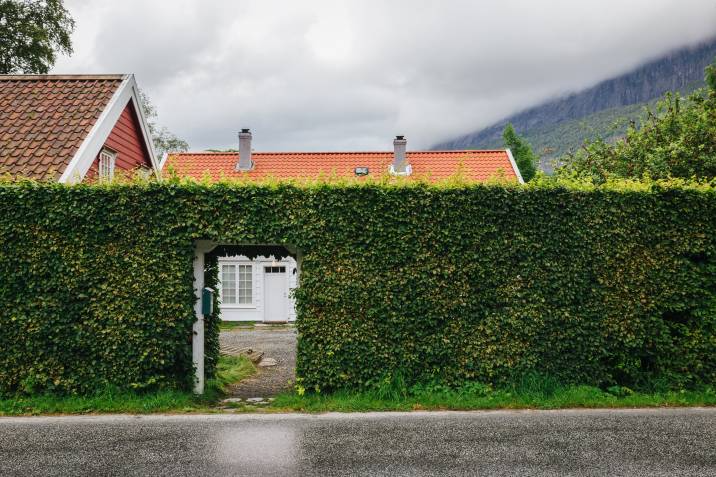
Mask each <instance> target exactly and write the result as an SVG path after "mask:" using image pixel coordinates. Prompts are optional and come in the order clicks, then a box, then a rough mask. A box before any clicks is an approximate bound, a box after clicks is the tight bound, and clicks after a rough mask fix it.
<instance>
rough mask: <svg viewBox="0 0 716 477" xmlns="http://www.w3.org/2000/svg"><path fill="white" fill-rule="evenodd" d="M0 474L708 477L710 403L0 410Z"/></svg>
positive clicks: (712, 428) (714, 451)
mask: <svg viewBox="0 0 716 477" xmlns="http://www.w3.org/2000/svg"><path fill="white" fill-rule="evenodd" d="M0 474H1V475H3V476H4V475H172V476H179V475H248V476H261V475H299V474H300V475H386V476H387V475H390V476H396V475H691V476H698V475H704V476H705V475H711V476H713V475H716V409H715V408H711V409H697V408H694V409H682V410H677V409H660V410H619V411H606V410H598V411H574V410H570V411H488V412H460V413H458V412H433V413H425V412H420V413H368V414H324V415H301V414H282V415H256V414H254V415H227V414H215V415H187V416H181V415H178V416H156V415H155V416H141V417H137V416H116V417H112V416H82V417H40V418H0Z"/></svg>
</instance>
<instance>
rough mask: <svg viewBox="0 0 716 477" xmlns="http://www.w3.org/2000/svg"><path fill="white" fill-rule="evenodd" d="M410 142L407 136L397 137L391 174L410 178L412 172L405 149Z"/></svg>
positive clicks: (394, 143) (394, 141)
mask: <svg viewBox="0 0 716 477" xmlns="http://www.w3.org/2000/svg"><path fill="white" fill-rule="evenodd" d="M407 144H408V141H407V140H406V139H405V136H395V139H394V140H393V163H392V164H391V165H390V173H391V174H395V175H399V176H408V175H410V173H411V172H412V168H411V167H410V164H408V159H407V157H406V155H405V148H406V145H407Z"/></svg>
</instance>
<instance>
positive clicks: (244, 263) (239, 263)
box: [219, 260, 256, 309]
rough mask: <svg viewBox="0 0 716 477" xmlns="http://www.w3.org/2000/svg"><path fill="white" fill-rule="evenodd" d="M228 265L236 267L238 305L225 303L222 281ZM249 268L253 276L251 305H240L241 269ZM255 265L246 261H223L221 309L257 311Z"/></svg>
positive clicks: (220, 274)
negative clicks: (242, 267) (243, 267)
mask: <svg viewBox="0 0 716 477" xmlns="http://www.w3.org/2000/svg"><path fill="white" fill-rule="evenodd" d="M226 265H234V266H236V276H235V282H236V288H235V289H234V290H235V293H236V301H237V303H224V286H223V285H222V283H221V279H222V278H223V276H224V267H225V266H226ZM240 266H247V267H249V273H250V275H251V303H238V300H239V267H240ZM254 275H255V274H254V263H253V262H250V261H246V260H232V261H223V260H222V261H221V262H219V299H220V300H221V308H249V309H256V277H255V276H254Z"/></svg>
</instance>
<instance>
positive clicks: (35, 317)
mask: <svg viewBox="0 0 716 477" xmlns="http://www.w3.org/2000/svg"><path fill="white" fill-rule="evenodd" d="M715 237H716V189H715V188H714V187H713V186H712V185H709V184H703V183H702V184H695V183H688V182H683V181H681V182H656V183H637V182H621V183H608V184H606V185H604V186H600V187H596V186H593V185H590V184H584V183H571V184H567V185H565V184H554V183H550V182H546V181H544V180H541V181H540V180H538V181H537V182H535V183H532V184H530V185H527V186H517V185H514V186H512V185H504V184H488V185H466V184H460V183H459V182H455V183H451V184H442V185H437V186H431V185H427V184H424V183H418V184H414V183H413V184H403V183H400V182H395V183H394V182H391V183H370V182H368V183H365V184H354V183H338V184H331V183H312V184H296V183H294V184H287V183H264V184H235V183H217V184H212V185H209V184H197V183H191V182H185V181H178V180H173V181H167V182H164V183H155V182H145V183H132V184H115V185H100V184H98V185H86V184H82V185H77V186H62V185H57V184H39V183H34V182H20V183H7V184H2V185H0V241H1V242H2V244H3V247H2V249H1V250H0V276H1V277H2V278H1V279H0V304H2V308H3V310H4V311H3V313H2V314H1V315H0V329H2V330H3V331H2V333H0V392H4V393H11V392H17V391H25V392H40V391H52V392H62V393H74V392H77V393H86V392H91V391H94V390H97V389H101V388H104V387H107V386H113V387H119V388H127V387H131V388H148V387H159V386H174V387H177V386H178V387H188V386H189V385H190V383H191V376H192V370H191V341H190V340H191V325H192V322H193V319H194V318H193V303H194V294H193V289H192V280H193V273H192V260H193V253H194V252H193V242H194V241H195V240H197V239H209V240H213V241H216V242H220V243H228V244H289V245H293V246H296V247H298V248H299V249H300V250H301V253H302V257H303V260H302V263H301V276H300V287H299V289H297V291H296V300H297V313H298V329H299V348H298V368H297V373H298V376H299V377H300V379H301V383H300V384H301V385H302V386H304V387H306V388H311V389H315V388H318V389H322V390H330V389H337V388H343V387H366V386H373V385H376V384H378V383H379V382H381V381H383V380H385V379H391V378H392V377H395V376H396V375H398V374H399V375H400V376H401V377H402V378H403V379H405V380H406V381H408V382H425V381H440V382H443V383H447V384H457V383H461V382H464V381H467V380H479V381H483V382H491V383H501V382H506V381H509V380H510V379H513V378H514V376H515V375H519V374H522V373H525V372H530V371H537V372H540V373H544V374H549V375H552V376H555V377H557V378H559V379H560V380H563V381H566V382H579V383H588V384H600V385H606V384H615V383H618V384H623V385H630V386H638V385H641V384H644V383H647V382H653V381H655V380H660V381H662V382H664V383H666V384H667V385H669V386H686V385H696V384H703V383H713V382H714V378H715V377H716V363H715V358H714V357H715V356H716V337H715V336H716V333H714V331H715V327H716V238H715ZM212 323H213V322H212ZM214 325H215V324H214ZM214 325H212V326H214ZM210 336H213V335H210ZM211 342H212V346H210V351H209V357H208V359H209V362H210V363H213V361H212V360H215V353H216V352H217V350H216V349H215V348H216V346H217V345H216V340H215V339H212V340H211Z"/></svg>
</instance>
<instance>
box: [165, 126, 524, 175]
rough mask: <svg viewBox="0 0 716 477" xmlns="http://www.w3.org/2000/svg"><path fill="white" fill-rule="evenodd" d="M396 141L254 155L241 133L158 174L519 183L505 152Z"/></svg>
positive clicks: (247, 134) (173, 158)
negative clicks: (227, 146) (414, 147)
mask: <svg viewBox="0 0 716 477" xmlns="http://www.w3.org/2000/svg"><path fill="white" fill-rule="evenodd" d="M406 145H407V141H406V139H405V137H403V136H397V137H396V138H395V140H394V141H393V150H392V151H374V152H363V151H360V152H255V151H253V150H252V148H251V131H249V130H248V129H244V130H242V131H241V132H240V133H239V152H238V153H236V152H181V153H174V154H168V155H167V157H165V158H164V161H163V163H162V169H163V170H164V171H169V172H172V173H174V174H177V175H179V176H182V177H191V178H194V179H197V180H201V179H205V178H208V179H210V180H221V179H248V180H261V179H266V178H273V179H278V180H281V179H299V180H300V179H315V178H316V177H320V176H325V177H340V178H362V177H363V178H367V177H381V176H383V175H386V174H389V175H395V176H404V177H407V178H410V179H419V180H427V181H431V182H437V181H441V180H445V179H449V178H450V177H453V176H455V175H456V174H458V173H459V174H461V175H462V176H463V177H464V178H465V179H467V180H468V181H476V182H482V181H486V180H489V179H492V178H503V179H505V180H508V181H517V182H520V183H522V182H523V181H522V176H521V175H520V171H519V169H518V168H517V165H516V164H515V160H514V158H513V157H512V153H511V152H510V150H509V149H499V150H491V151H478V150H464V151H406Z"/></svg>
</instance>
